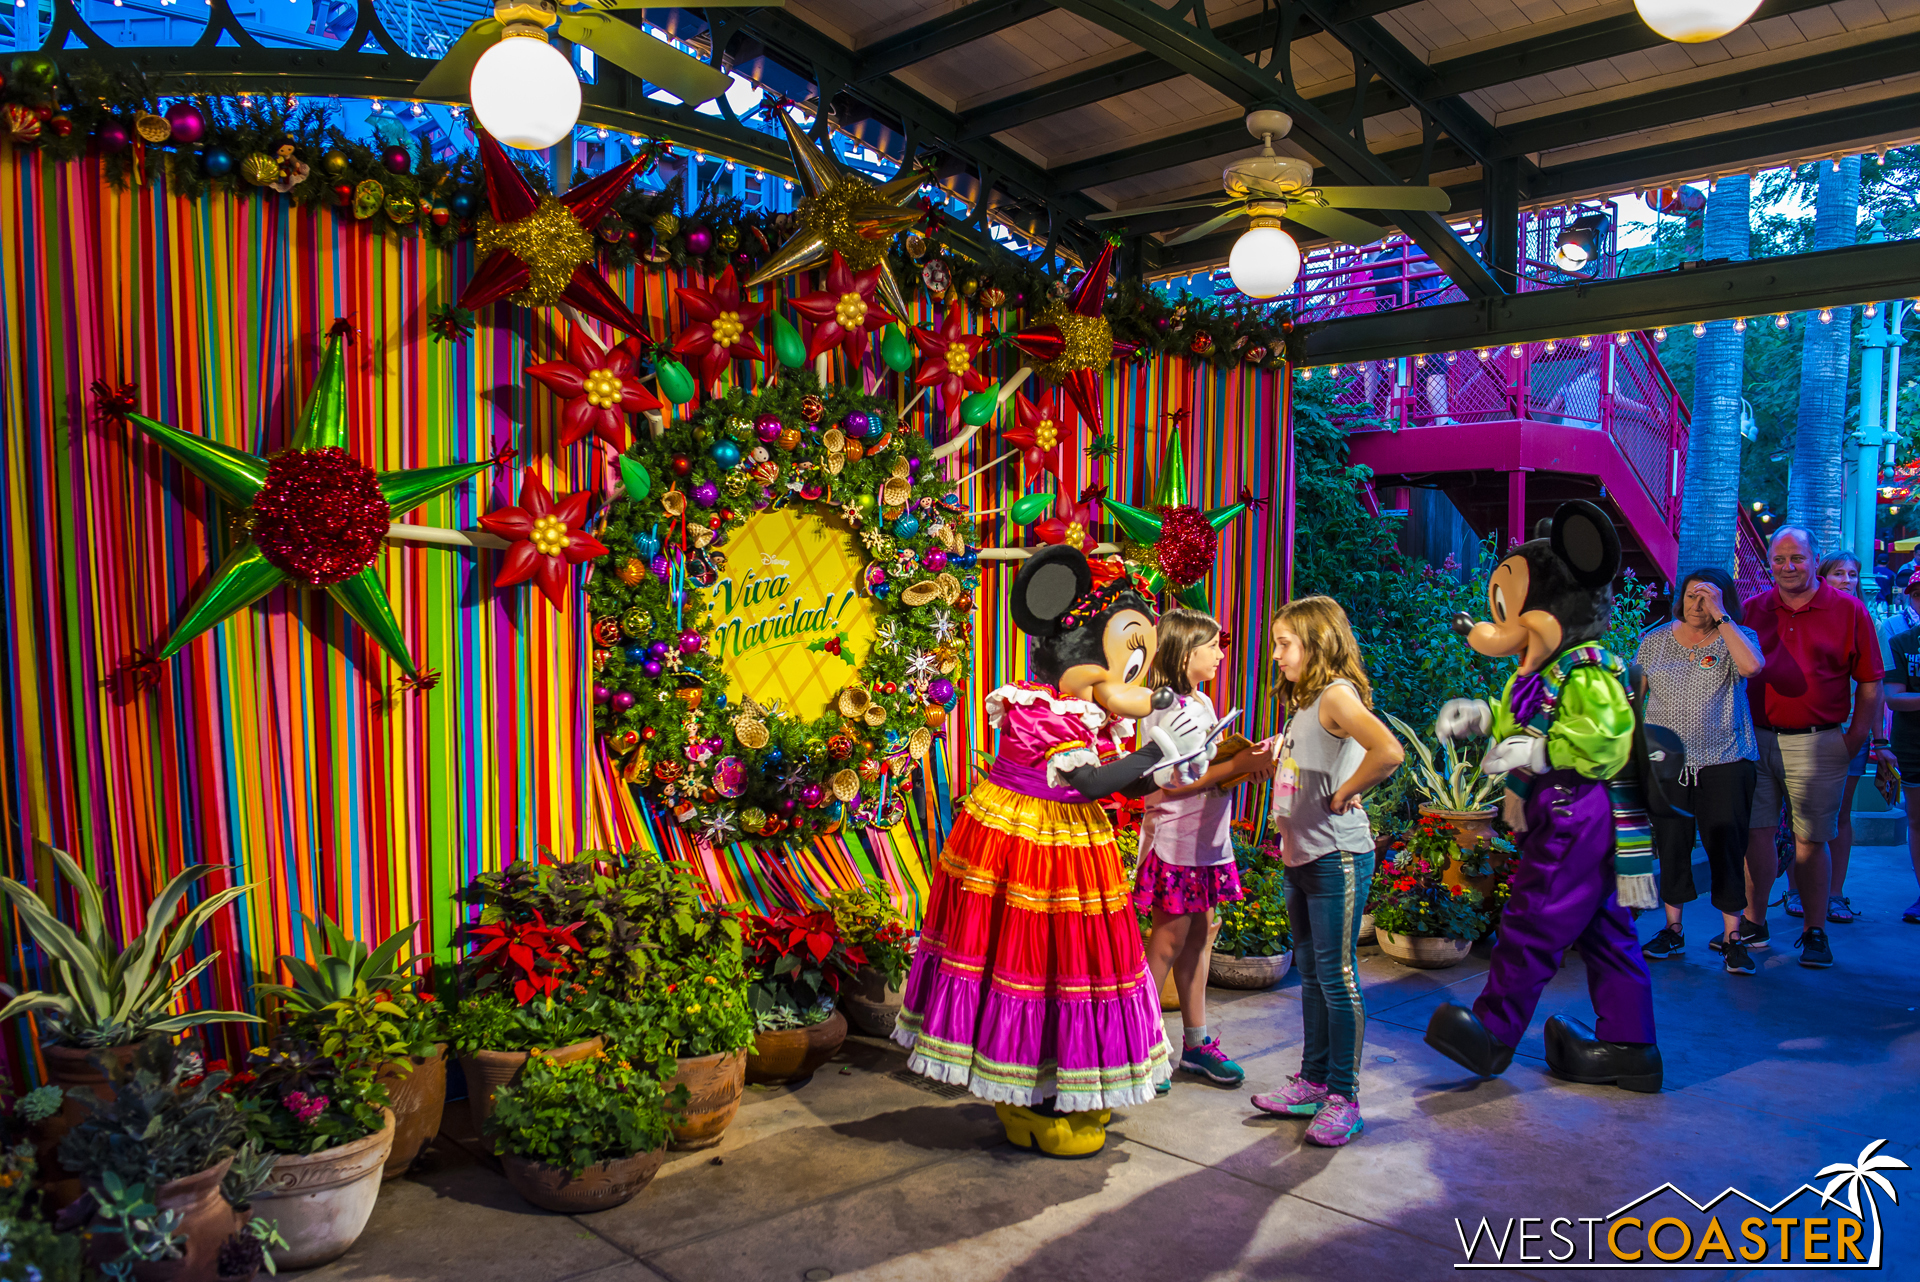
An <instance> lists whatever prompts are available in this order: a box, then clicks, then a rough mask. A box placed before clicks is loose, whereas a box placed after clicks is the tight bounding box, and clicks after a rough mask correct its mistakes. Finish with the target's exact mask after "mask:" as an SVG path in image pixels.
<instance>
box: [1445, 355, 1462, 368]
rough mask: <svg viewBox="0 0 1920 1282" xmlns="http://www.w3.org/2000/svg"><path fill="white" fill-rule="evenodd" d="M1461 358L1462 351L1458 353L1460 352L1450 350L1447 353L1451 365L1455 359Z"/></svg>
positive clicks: (1448, 362)
mask: <svg viewBox="0 0 1920 1282" xmlns="http://www.w3.org/2000/svg"><path fill="white" fill-rule="evenodd" d="M1459 359H1460V353H1458V352H1448V353H1447V364H1449V365H1451V364H1453V363H1454V362H1455V361H1457V360H1459Z"/></svg>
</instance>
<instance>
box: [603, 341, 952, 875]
mask: <svg viewBox="0 0 1920 1282" xmlns="http://www.w3.org/2000/svg"><path fill="white" fill-rule="evenodd" d="M926 453H927V447H926V443H925V441H924V440H923V439H922V437H921V435H920V433H918V432H916V431H913V430H910V429H909V430H897V423H896V413H895V409H894V405H893V402H892V399H891V398H888V397H876V396H869V395H866V394H865V393H863V392H861V391H859V390H857V389H854V388H848V387H839V386H831V385H829V386H825V387H823V386H822V385H821V384H820V383H819V382H818V381H817V380H816V379H815V378H814V377H813V375H812V374H811V373H801V374H797V375H788V376H785V377H783V378H782V379H781V380H780V381H779V382H777V383H773V384H770V385H767V386H765V387H762V388H759V389H756V390H753V391H743V390H740V389H729V390H728V391H727V392H726V393H725V394H724V396H722V397H721V398H718V399H714V400H710V401H708V402H707V403H706V404H704V405H703V406H701V408H700V409H699V410H698V411H697V412H696V413H694V414H693V415H692V416H691V417H690V418H689V419H686V420H682V421H677V422H674V423H672V424H671V425H669V426H668V427H667V428H666V430H665V431H664V433H663V434H661V435H658V436H650V435H645V434H643V439H641V440H639V441H637V442H635V444H634V445H633V446H631V447H630V448H629V449H628V451H627V452H626V454H624V455H623V456H622V458H621V472H622V476H623V478H624V481H625V486H626V494H625V496H624V497H621V498H619V499H616V500H615V501H614V502H612V503H610V504H609V505H608V506H607V508H606V509H605V513H604V522H603V524H602V525H601V527H600V528H599V529H598V530H597V531H596V533H597V535H598V537H599V539H600V541H601V542H602V543H604V544H605V545H606V547H607V548H608V549H609V551H608V553H607V554H606V555H605V556H603V557H599V558H597V559H596V561H595V570H594V574H593V578H592V581H591V582H590V583H589V584H588V586H587V601H588V605H589V608H590V610H591V612H592V617H593V622H592V637H593V644H594V647H595V649H594V652H593V666H594V672H595V687H594V692H593V697H594V722H595V728H596V729H597V730H598V731H599V733H600V734H601V736H602V737H603V738H604V740H605V741H606V744H607V748H608V751H609V752H610V753H611V754H612V756H613V759H614V760H615V761H616V763H618V765H619V767H620V770H621V773H622V775H623V777H624V778H626V779H628V780H629V781H631V782H633V783H635V784H638V785H640V786H642V787H644V788H646V789H647V790H648V791H650V792H651V793H653V794H654V795H655V796H657V797H658V798H659V799H660V800H661V801H662V802H663V803H665V804H666V805H667V806H668V807H669V808H670V809H671V811H672V813H673V814H674V817H675V818H676V819H677V820H678V821H679V822H680V823H681V824H682V826H684V827H687V828H690V829H691V830H693V831H695V832H697V833H699V834H701V835H703V836H705V837H706V838H707V839H708V840H710V841H714V842H729V841H756V840H768V839H779V840H783V841H784V840H787V839H790V838H795V837H800V838H804V837H809V836H814V835H818V834H823V833H828V832H832V831H834V830H835V829H837V828H838V827H840V825H841V824H843V823H854V824H860V825H870V826H878V827H888V826H891V825H892V824H894V823H897V822H899V820H900V818H901V817H902V815H903V814H904V809H905V807H904V802H903V801H902V799H901V797H900V788H901V785H902V783H903V782H904V781H905V779H906V778H907V776H908V775H909V773H910V772H911V771H912V770H913V769H914V767H915V765H916V764H917V763H918V762H919V761H920V760H922V759H923V758H924V757H925V756H926V754H927V752H928V751H929V750H930V749H931V747H932V744H933V741H934V739H935V738H936V737H937V736H939V735H940V734H941V733H942V732H943V730H944V727H945V724H946V719H947V713H948V711H949V710H950V709H951V708H952V707H953V705H954V703H955V701H956V700H957V699H958V698H959V697H960V693H961V690H962V689H963V687H964V685H965V682H966V676H967V655H968V650H969V638H970V634H971V631H972V614H971V612H972V609H973V592H974V589H975V587H976V586H977V585H978V576H977V568H976V567H977V559H978V554H979V549H978V548H975V547H971V546H969V545H968V543H967V535H968V534H969V533H970V530H971V517H970V515H969V513H968V511H967V509H966V507H965V505H964V504H963V503H962V502H961V501H960V499H959V497H958V495H957V494H955V493H953V492H952V491H951V490H950V488H949V486H948V484H947V483H946V482H945V481H943V480H942V479H941V478H940V477H938V476H937V475H936V474H935V473H936V468H935V466H934V465H932V464H930V463H928V462H927V458H926ZM779 508H795V509H799V510H803V511H812V512H814V513H816V514H818V515H820V516H822V517H824V518H825V519H826V520H827V521H828V522H829V523H830V524H833V525H836V526H838V527H841V528H844V530H845V531H846V534H847V537H848V538H849V539H850V540H851V541H852V546H853V547H854V549H855V550H856V552H857V554H858V555H857V556H856V558H855V559H856V561H859V562H863V563H864V568H863V570H862V573H861V575H860V581H861V588H860V590H861V591H862V592H863V593H865V594H866V595H868V596H869V597H870V598H871V599H872V601H873V603H874V605H875V607H876V611H877V613H878V614H879V622H878V625H877V632H876V636H875V641H874V644H873V645H872V647H871V649H870V652H869V653H867V654H865V655H847V656H844V657H845V658H847V659H848V660H849V661H850V662H852V663H853V665H854V673H853V676H852V678H851V679H850V681H849V682H848V684H847V685H846V687H845V688H843V689H842V690H840V691H839V692H838V695H837V697H836V698H835V699H833V700H832V701H831V702H830V704H829V706H828V708H827V711H826V712H825V713H824V714H822V715H821V716H819V717H816V718H813V719H810V720H808V719H802V718H801V717H799V716H798V715H796V714H795V713H794V712H793V710H790V709H781V708H777V707H768V706H762V705H761V704H760V703H758V702H756V701H755V700H754V699H753V698H752V695H753V692H752V691H740V692H736V691H733V690H731V689H730V688H729V686H730V685H731V682H730V679H729V677H728V675H727V673H726V672H725V671H724V669H723V668H722V665H721V663H720V660H719V657H718V653H717V651H718V649H719V646H718V644H717V643H716V638H715V637H714V636H712V635H711V632H710V626H709V625H710V621H711V620H710V615H709V609H708V600H707V595H706V592H705V589H706V588H709V587H711V586H713V585H714V584H715V583H716V582H717V581H718V579H719V577H720V575H722V574H723V573H725V572H726V571H727V562H726V557H727V549H728V545H729V540H730V539H731V537H732V536H733V535H734V534H735V532H736V531H738V530H739V528H740V526H741V524H742V523H743V522H745V521H747V520H750V519H752V518H753V517H755V516H756V515H758V514H759V513H761V512H765V511H769V510H773V509H779ZM838 644H839V640H838V638H837V636H835V635H832V634H829V635H828V636H826V637H823V638H821V639H819V640H817V641H815V643H814V644H813V646H812V647H811V648H814V649H816V650H817V649H827V650H829V651H831V650H832V648H833V647H835V646H837V645H838Z"/></svg>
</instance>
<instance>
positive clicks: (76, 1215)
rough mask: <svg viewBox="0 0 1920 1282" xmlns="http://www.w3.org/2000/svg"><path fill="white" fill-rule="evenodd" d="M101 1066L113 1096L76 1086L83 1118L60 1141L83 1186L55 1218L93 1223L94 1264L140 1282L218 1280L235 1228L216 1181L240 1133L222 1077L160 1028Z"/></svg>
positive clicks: (230, 1160) (63, 1160)
mask: <svg viewBox="0 0 1920 1282" xmlns="http://www.w3.org/2000/svg"><path fill="white" fill-rule="evenodd" d="M105 1067H106V1070H107V1075H108V1081H109V1085H110V1088H111V1091H112V1095H111V1098H109V1099H107V1100H100V1099H98V1098H92V1097H89V1096H88V1095H87V1094H86V1093H85V1092H84V1091H83V1092H79V1094H80V1103H81V1105H82V1106H83V1108H84V1109H85V1110H86V1114H85V1116H83V1117H82V1118H81V1119H80V1121H79V1122H78V1123H77V1124H75V1126H74V1127H73V1129H72V1130H70V1131H68V1132H67V1134H66V1136H65V1137H64V1138H63V1139H62V1140H61V1141H60V1162H61V1165H63V1166H64V1167H65V1168H66V1169H67V1170H69V1171H72V1172H73V1173H74V1174H75V1175H77V1176H78V1177H79V1178H80V1179H81V1180H82V1181H83V1182H84V1184H85V1186H86V1190H87V1192H86V1194H85V1195H84V1196H83V1197H82V1198H81V1199H80V1200H79V1201H78V1202H76V1203H75V1204H74V1205H73V1206H71V1207H69V1208H68V1209H67V1210H66V1211H65V1212H63V1213H62V1218H63V1220H66V1221H69V1222H73V1223H77V1224H88V1223H89V1222H91V1231H92V1234H93V1238H92V1243H91V1245H90V1246H89V1254H90V1256H91V1257H92V1259H93V1261H94V1262H95V1263H96V1264H99V1265H106V1264H109V1263H112V1264H115V1265H116V1266H118V1265H125V1266H126V1268H127V1270H128V1271H130V1272H131V1275H132V1276H133V1277H135V1278H139V1279H142V1282H162V1280H164V1282H216V1276H217V1273H218V1259H219V1254H220V1247H221V1244H222V1243H224V1242H225V1241H226V1240H227V1238H228V1237H230V1236H231V1235H232V1234H233V1232H234V1231H235V1230H236V1229H237V1228H238V1227H239V1217H238V1216H237V1215H236V1214H235V1212H234V1209H233V1207H232V1206H231V1205H230V1204H229V1203H228V1202H227V1199H226V1198H225V1197H223V1196H222V1195H221V1187H220V1186H221V1181H222V1180H223V1179H225V1178H226V1174H227V1168H228V1167H230V1166H231V1165H232V1164H233V1157H234V1153H235V1152H236V1150H237V1149H238V1148H239V1145H240V1143H241V1141H242V1139H243V1138H244V1137H245V1133H246V1125H245V1122H244V1121H243V1120H242V1118H241V1115H240V1110H239V1108H238V1106H237V1104H236V1102H235V1101H234V1100H233V1099H232V1098H231V1097H230V1096H229V1095H228V1094H226V1092H225V1089H224V1088H225V1085H226V1081H227V1075H226V1074H225V1073H224V1072H221V1071H218V1070H216V1071H213V1072H203V1071H202V1065H201V1060H200V1056H199V1055H198V1054H195V1053H193V1052H190V1051H184V1050H181V1049H180V1048H178V1047H176V1046H175V1045H174V1043H173V1040H172V1039H171V1038H170V1037H168V1036H167V1035H166V1034H164V1033H156V1034H154V1035H152V1036H150V1037H148V1038H147V1039H146V1040H145V1041H143V1042H141V1043H140V1044H139V1046H138V1047H136V1048H135V1050H134V1053H133V1055H132V1057H131V1058H129V1059H125V1060H121V1059H117V1058H109V1059H107V1060H106V1063H105Z"/></svg>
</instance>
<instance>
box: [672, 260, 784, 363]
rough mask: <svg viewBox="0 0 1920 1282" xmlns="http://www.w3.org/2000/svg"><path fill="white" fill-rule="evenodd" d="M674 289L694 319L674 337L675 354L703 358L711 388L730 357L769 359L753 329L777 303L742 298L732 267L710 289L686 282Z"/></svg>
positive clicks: (685, 312)
mask: <svg viewBox="0 0 1920 1282" xmlns="http://www.w3.org/2000/svg"><path fill="white" fill-rule="evenodd" d="M673 292H674V293H675V294H676V295H677V296H678V297H679V299H680V313H681V316H682V317H683V318H684V319H686V320H690V321H692V322H693V323H692V324H690V325H687V326H685V327H684V328H683V329H681V331H680V337H679V338H677V339H675V340H674V343H673V354H674V355H675V356H697V357H699V358H700V361H699V365H700V385H701V386H702V387H704V388H706V389H707V390H708V391H709V392H711V391H712V390H713V385H714V382H715V380H717V379H718V378H719V377H720V375H721V374H723V373H725V372H726V369H727V363H728V362H729V361H732V360H742V361H759V362H760V363H761V364H762V365H765V364H766V363H767V354H766V353H765V352H763V351H761V350H760V342H759V340H758V339H756V338H754V336H753V334H752V332H751V331H752V329H753V327H754V325H756V324H758V323H759V321H760V318H761V317H763V316H765V315H766V314H767V313H768V312H770V311H772V310H773V304H772V303H771V302H766V303H749V302H744V301H742V299H741V297H740V286H739V285H738V284H737V283H735V281H734V277H733V268H732V267H728V268H727V270H726V271H724V272H721V273H720V279H719V280H717V281H715V282H714V283H713V288H712V289H710V290H707V289H696V288H694V287H693V286H691V285H684V286H681V287H680V288H678V289H676V290H674V291H673Z"/></svg>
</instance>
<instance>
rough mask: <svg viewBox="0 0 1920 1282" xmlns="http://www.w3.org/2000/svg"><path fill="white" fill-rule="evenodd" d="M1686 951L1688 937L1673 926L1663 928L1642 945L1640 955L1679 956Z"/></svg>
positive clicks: (1656, 956) (1655, 956)
mask: <svg viewBox="0 0 1920 1282" xmlns="http://www.w3.org/2000/svg"><path fill="white" fill-rule="evenodd" d="M1686 951H1687V941H1686V939H1685V938H1684V937H1683V936H1682V935H1681V934H1680V932H1679V931H1677V930H1675V929H1674V928H1673V927H1671V926H1667V927H1664V928H1662V929H1661V931H1660V933H1659V934H1657V935H1655V936H1654V937H1653V938H1652V939H1649V940H1648V941H1647V942H1646V943H1644V944H1642V945H1640V955H1641V956H1643V957H1653V958H1663V957H1678V956H1680V955H1681V954H1682V953H1684V952H1686Z"/></svg>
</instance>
